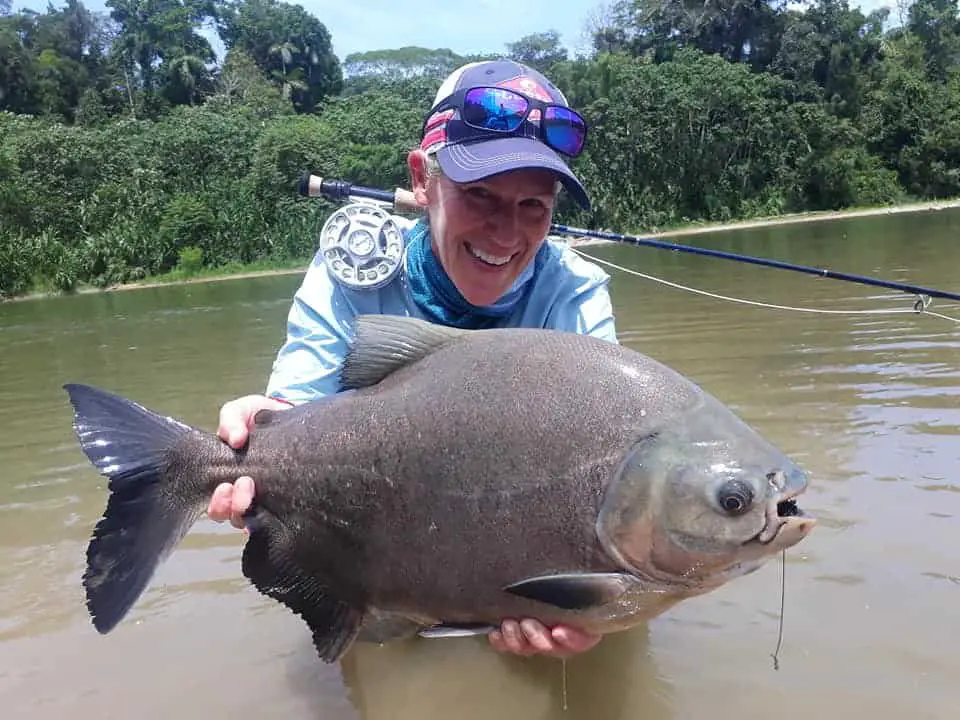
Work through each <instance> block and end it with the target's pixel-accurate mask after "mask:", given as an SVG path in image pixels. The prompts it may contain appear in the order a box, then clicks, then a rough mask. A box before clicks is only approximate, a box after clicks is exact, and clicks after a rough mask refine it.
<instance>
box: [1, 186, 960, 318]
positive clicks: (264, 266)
mask: <svg viewBox="0 0 960 720" xmlns="http://www.w3.org/2000/svg"><path fill="white" fill-rule="evenodd" d="M950 208H960V198H957V199H953V200H942V201H931V202H917V203H907V204H903V205H893V206H882V207H867V208H850V209H848V210H837V211H830V212H809V213H796V214H791V215H780V216H772V217H766V218H757V219H751V220H742V221H736V222H730V223H689V224H686V225H682V226H678V227H674V228H668V229H663V230H656V231H643V230H639V231H633V232H632V233H630V234H633V235H639V236H643V237H650V238H657V239H665V238H672V237H684V236H689V235H701V234H704V233H713V232H723V231H729V230H744V229H749V228H760V227H769V226H775V225H787V224H792V223H809V222H823V221H827V220H842V219H849V218H857V217H872V216H878V215H892V214H900V213H916V212H934V211H938V210H944V209H950ZM613 232H619V231H618V230H614V231H613ZM560 239H562V240H565V241H567V242H569V243H570V245H572V246H577V247H580V246H585V245H599V244H604V243H607V242H611V241H608V240H597V239H594V238H589V237H575V238H570V237H562V238H560ZM309 262H310V258H300V259H296V260H288V261H283V262H275V261H270V260H261V261H258V262H254V263H249V264H241V263H229V264H226V265H222V266H218V267H206V268H202V269H197V270H185V269H182V268H177V269H174V270H172V271H170V272H168V273H163V274H160V275H154V276H150V277H146V278H144V279H142V280H137V281H134V282H129V283H123V284H118V285H111V286H108V287H106V288H98V287H92V286H88V285H79V286H78V287H77V288H76V289H75V290H74V291H73V293H71V294H83V293H94V292H116V291H120V290H137V289H141V288H148V287H156V286H158V285H168V284H173V283H197V282H214V281H218V280H239V279H243V278H253V277H263V276H270V275H289V274H296V273H302V272H304V271H305V269H306V266H307V264H308V263H309ZM61 294H63V293H58V292H54V291H49V290H45V289H42V288H40V289H37V290H35V291H33V292H30V293H28V294H26V295H22V296H19V297H16V298H10V299H8V300H9V301H16V300H29V299H37V298H43V297H49V296H51V295H61Z"/></svg>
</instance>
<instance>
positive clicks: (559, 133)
mask: <svg viewBox="0 0 960 720" xmlns="http://www.w3.org/2000/svg"><path fill="white" fill-rule="evenodd" d="M543 129H544V133H545V134H546V137H547V142H548V144H549V145H551V146H552V147H553V148H554V149H555V150H559V151H560V152H562V153H566V154H567V155H579V154H580V152H581V151H582V150H583V143H584V140H585V139H586V136H587V127H586V125H585V124H584V122H583V118H581V117H580V116H579V115H578V114H577V113H575V112H573V111H572V110H568V109H567V108H559V107H551V108H547V112H546V113H545V115H544V119H543Z"/></svg>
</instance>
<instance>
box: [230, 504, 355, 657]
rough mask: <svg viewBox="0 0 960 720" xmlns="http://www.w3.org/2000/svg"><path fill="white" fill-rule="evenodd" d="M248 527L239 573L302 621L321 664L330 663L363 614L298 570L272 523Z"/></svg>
mask: <svg viewBox="0 0 960 720" xmlns="http://www.w3.org/2000/svg"><path fill="white" fill-rule="evenodd" d="M258 520H261V521H260V522H255V523H253V524H252V525H251V527H253V529H252V530H251V532H250V539H249V540H247V545H246V547H245V548H244V550H243V574H244V575H245V576H246V577H247V578H248V579H249V580H250V581H251V582H252V583H253V584H254V586H255V587H256V588H257V590H259V591H260V592H262V593H263V594H264V595H266V596H268V597H271V598H273V599H274V600H278V601H280V602H282V603H283V604H284V605H286V606H287V607H288V608H290V609H291V610H292V611H293V612H294V613H296V614H297V615H299V616H300V617H301V618H303V620H304V622H306V623H307V626H308V627H309V628H310V631H311V632H312V633H313V644H314V646H315V647H316V649H317V654H318V655H319V656H320V659H321V660H323V661H324V662H328V663H333V662H336V661H337V660H339V659H340V657H341V656H342V655H343V654H344V653H345V652H346V651H347V650H348V649H349V647H350V645H351V643H352V642H353V640H354V638H356V636H357V632H358V631H359V629H360V623H361V621H362V620H363V613H362V612H360V611H358V610H356V609H355V608H353V607H351V606H350V605H348V604H346V603H344V602H341V601H340V600H339V599H337V598H336V597H335V596H334V595H333V594H332V593H331V592H330V590H329V589H328V588H327V587H325V586H324V585H323V583H321V582H320V581H318V580H317V579H316V578H315V577H311V576H310V575H308V574H307V573H305V572H304V571H303V570H302V569H301V568H299V567H298V566H297V565H296V563H295V562H294V558H293V553H292V552H291V551H290V549H289V547H288V546H287V544H286V543H284V542H282V535H281V532H280V531H278V530H276V529H275V528H274V527H272V523H270V522H263V521H262V520H263V518H258Z"/></svg>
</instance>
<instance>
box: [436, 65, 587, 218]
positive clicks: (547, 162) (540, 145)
mask: <svg viewBox="0 0 960 720" xmlns="http://www.w3.org/2000/svg"><path fill="white" fill-rule="evenodd" d="M474 87H501V88H506V89H509V90H515V91H516V92H519V93H521V94H523V95H526V96H528V97H530V98H534V99H536V100H541V101H543V102H547V103H555V104H558V105H562V106H564V107H569V105H568V103H567V99H566V97H564V95H563V93H562V92H560V90H559V88H557V86H556V85H554V84H553V83H552V82H550V80H548V79H547V78H546V77H544V76H543V75H542V74H541V73H539V72H538V71H536V70H534V69H533V68H531V67H528V66H527V65H524V64H522V63H519V62H515V61H513V60H506V59H502V60H489V61H482V62H473V63H467V64H466V65H463V66H461V67H459V68H457V69H456V70H454V71H453V73H451V74H450V76H449V77H447V79H446V80H445V81H444V82H443V84H442V85H441V86H440V88H439V90H438V91H437V94H436V97H435V98H434V101H433V105H432V106H431V111H430V112H429V113H428V115H427V117H428V120H427V122H426V124H425V126H426V131H425V133H424V136H423V139H422V140H421V143H420V149H421V150H423V151H424V152H427V153H435V154H436V157H437V161H438V162H439V163H440V167H441V169H442V170H443V173H444V175H446V176H447V177H449V178H450V179H451V180H453V181H454V182H457V183H463V182H474V181H476V180H482V179H484V178H488V177H491V176H492V175H497V174H500V173H503V172H507V171H509V170H520V169H528V168H538V169H545V170H551V171H553V172H554V173H555V174H556V175H557V176H558V179H559V180H560V182H561V183H562V184H563V186H564V187H565V188H566V189H567V191H568V192H570V193H571V195H573V197H574V199H575V200H576V201H577V203H578V204H579V205H580V206H581V207H582V208H584V209H585V210H589V209H590V197H589V195H588V194H587V191H586V189H585V188H584V187H583V184H582V183H581V182H580V180H579V178H577V176H576V175H575V174H574V173H573V171H572V170H571V169H570V168H569V167H568V166H567V163H566V162H565V161H564V160H563V158H561V157H560V155H559V154H558V153H557V152H555V151H554V150H553V149H552V148H551V147H549V146H548V145H547V144H546V143H544V142H543V141H542V140H540V139H539V138H538V137H536V136H535V132H536V128H535V127H530V128H528V129H527V130H526V131H525V134H523V135H510V136H509V137H503V136H502V134H501V135H499V136H498V135H497V134H495V133H492V132H490V131H485V130H482V129H478V128H476V127H473V126H470V125H467V124H466V123H465V122H463V121H462V120H461V119H460V117H459V111H458V110H446V111H444V112H443V113H440V114H439V115H438V114H437V113H434V111H433V108H436V107H437V106H438V105H439V104H440V103H441V101H443V100H444V99H446V98H447V97H448V96H450V95H452V94H453V93H455V92H456V91H458V90H462V89H466V88H474ZM524 125H525V126H529V125H530V123H529V122H527V123H525V124H524Z"/></svg>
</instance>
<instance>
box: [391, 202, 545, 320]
mask: <svg viewBox="0 0 960 720" xmlns="http://www.w3.org/2000/svg"><path fill="white" fill-rule="evenodd" d="M407 237H408V241H407V282H408V284H409V287H410V291H411V293H412V295H413V299H414V301H415V302H416V303H417V305H418V306H419V307H420V309H421V310H422V311H423V312H424V314H425V315H426V316H427V319H428V320H430V321H431V322H435V323H438V324H441V325H448V326H451V327H456V328H463V329H466V330H480V329H483V328H489V327H492V326H493V325H495V324H496V323H497V321H498V320H500V319H501V318H505V317H507V316H508V315H510V313H512V312H513V311H514V310H515V309H516V307H517V305H518V304H519V302H520V301H521V300H522V299H523V297H524V295H525V294H526V291H527V289H528V286H529V281H530V279H531V278H532V277H533V275H534V265H536V264H539V263H540V262H541V261H542V258H543V257H544V256H545V253H546V251H547V245H546V243H544V244H543V245H542V246H541V248H540V252H538V253H537V257H536V258H535V260H534V262H532V263H530V264H529V265H528V266H527V267H526V268H525V269H524V271H523V272H522V273H521V274H520V276H519V277H518V278H517V280H516V281H515V282H514V284H513V287H511V288H510V289H509V290H508V291H507V292H506V294H504V296H503V297H501V298H500V299H499V300H497V302H495V303H494V304H493V305H486V306H483V307H479V306H477V305H472V304H471V303H469V302H467V301H466V299H464V297H463V295H461V294H460V291H459V290H457V287H456V286H455V285H454V284H453V281H451V280H450V277H449V276H448V275H447V273H446V271H444V269H443V266H442V265H441V264H440V260H439V259H438V258H437V256H436V255H435V254H434V252H433V247H432V245H431V242H430V227H429V225H428V224H427V223H426V221H424V220H420V221H418V222H417V224H416V225H414V226H413V227H412V228H411V229H410V231H409V232H408V234H407Z"/></svg>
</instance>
